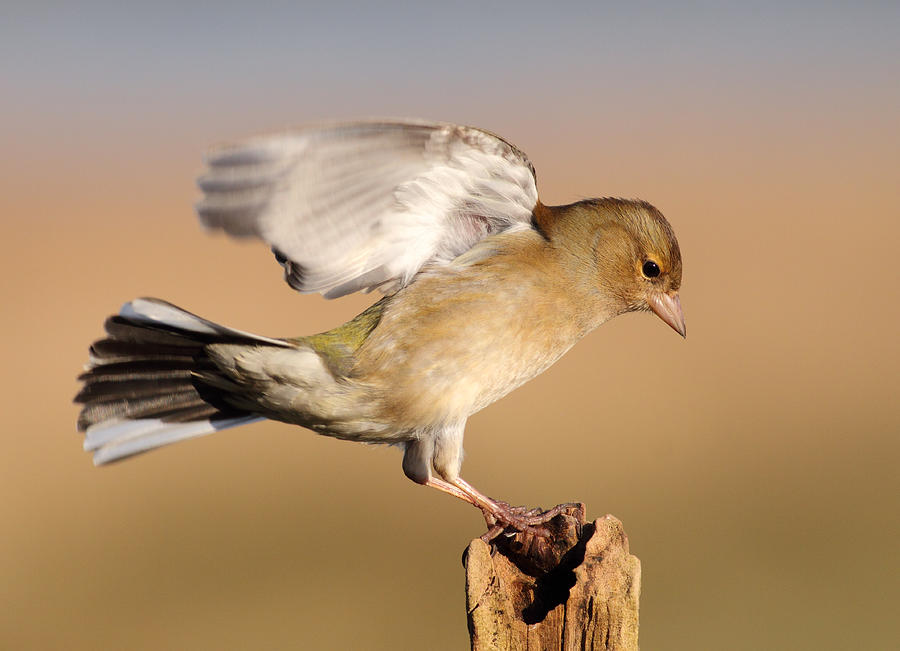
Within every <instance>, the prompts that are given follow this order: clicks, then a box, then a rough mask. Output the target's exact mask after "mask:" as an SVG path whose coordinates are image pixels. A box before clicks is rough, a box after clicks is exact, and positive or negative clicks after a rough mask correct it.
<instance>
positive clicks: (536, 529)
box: [480, 500, 584, 542]
mask: <svg viewBox="0 0 900 651" xmlns="http://www.w3.org/2000/svg"><path fill="white" fill-rule="evenodd" d="M480 508H481V512H482V513H483V514H484V520H485V522H486V523H487V526H488V530H487V531H486V532H485V533H484V535H482V536H481V539H482V540H483V541H484V542H490V541H492V540H494V539H495V538H497V537H498V536H500V535H501V534H503V535H505V536H506V537H508V538H512V537H516V536H524V537H527V538H532V537H538V538H548V537H550V536H552V535H553V530H552V528H551V527H549V526H548V525H549V523H550V522H551V521H552V520H553V519H554V518H556V517H557V516H559V515H561V514H567V515H573V514H576V513H581V514H582V516H583V513H582V512H583V511H584V505H582V504H578V503H575V502H568V503H566V504H558V505H556V506H554V507H553V508H552V509H547V510H543V509H540V508H528V507H526V506H511V505H510V504H508V503H507V502H501V501H499V500H491V502H490V504H488V505H485V506H480Z"/></svg>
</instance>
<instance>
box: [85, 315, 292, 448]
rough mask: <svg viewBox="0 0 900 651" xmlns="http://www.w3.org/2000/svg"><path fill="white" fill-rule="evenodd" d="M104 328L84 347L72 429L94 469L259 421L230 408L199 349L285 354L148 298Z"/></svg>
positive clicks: (255, 338) (267, 342)
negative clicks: (227, 346) (241, 347)
mask: <svg viewBox="0 0 900 651" xmlns="http://www.w3.org/2000/svg"><path fill="white" fill-rule="evenodd" d="M105 328H106V333H107V336H106V338H105V339H101V340H99V341H97V342H95V343H94V344H93V345H92V346H91V352H90V361H89V363H88V364H87V366H86V370H85V372H84V373H83V374H82V375H81V376H80V377H79V379H80V380H81V381H82V382H84V386H83V388H82V389H81V391H80V392H79V393H78V395H77V396H76V397H75V402H77V403H81V404H82V405H83V407H82V410H81V413H80V415H79V417H78V429H79V431H83V432H85V439H84V449H85V450H88V451H91V452H93V453H94V463H95V464H97V465H100V464H104V463H108V462H110V461H115V460H117V459H122V458H125V457H128V456H131V455H134V454H138V453H141V452H146V451H147V450H151V449H153V448H157V447H159V446H162V445H166V444H168V443H174V442H175V441H181V440H184V439H187V438H192V437H195V436H202V435H204V434H210V433H212V432H216V431H219V430H222V429H226V428H229V427H236V426H238V425H244V424H246V423H251V422H253V421H256V420H260V419H261V418H262V417H261V416H259V415H256V414H253V413H251V412H248V411H245V410H242V409H240V408H236V407H234V406H232V405H231V404H229V401H228V392H227V390H226V389H223V387H227V386H228V385H229V384H230V383H229V382H227V381H222V380H224V378H222V379H220V373H219V369H218V368H217V367H216V365H215V364H214V363H213V361H212V360H211V359H210V358H209V356H208V355H207V354H206V346H207V345H208V344H212V343H239V344H247V345H257V346H258V345H269V346H285V347H289V346H290V344H288V343H287V342H285V341H283V340H280V339H270V338H268V337H260V336H257V335H252V334H250V333H247V332H242V331H240V330H234V329H232V328H226V327H225V326H221V325H218V324H216V323H213V322H211V321H207V320H206V319H202V318H201V317H198V316H196V315H194V314H191V313H190V312H186V311H185V310H182V309H181V308H178V307H175V306H174V305H171V304H170V303H167V302H165V301H161V300H159V299H154V298H140V299H136V300H134V301H131V302H130V303H126V304H125V305H124V306H123V307H122V310H121V311H120V313H119V314H118V315H116V316H111V317H109V318H108V319H107V320H106V324H105ZM211 380H212V382H211ZM217 380H219V381H217ZM213 385H215V386H213Z"/></svg>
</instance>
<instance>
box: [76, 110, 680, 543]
mask: <svg viewBox="0 0 900 651" xmlns="http://www.w3.org/2000/svg"><path fill="white" fill-rule="evenodd" d="M310 161H311V162H310ZM375 163H377V164H379V165H381V166H382V167H377V166H376V167H372V165H373V164H375ZM323 166H324V167H323ZM338 181H342V183H338ZM201 187H203V188H204V189H205V190H206V192H207V196H206V198H205V199H204V201H203V202H201V205H200V208H199V212H200V214H201V217H202V219H203V220H204V222H205V223H207V224H208V225H211V226H214V227H218V228H223V229H224V230H226V231H228V232H230V233H232V234H235V235H239V236H240V235H243V236H246V235H255V236H258V237H260V238H262V239H263V240H265V241H266V242H267V243H268V244H269V245H270V246H272V247H273V249H274V250H275V251H276V255H277V257H278V260H279V262H280V263H281V264H282V265H283V266H284V268H285V274H286V278H287V280H288V281H289V282H290V283H291V285H292V286H294V287H296V288H298V289H301V290H303V291H321V292H323V293H325V294H326V295H340V294H342V293H346V292H347V291H354V290H356V289H367V288H368V289H371V288H374V287H378V288H381V289H382V290H383V291H386V292H387V296H386V297H385V298H383V299H382V300H381V301H379V302H378V303H376V304H375V305H373V306H372V307H371V308H369V309H368V310H366V311H365V312H364V313H362V314H361V315H360V316H358V317H357V318H356V319H353V320H352V321H350V322H348V323H347V324H344V325H342V326H339V327H338V328H335V329H334V330H332V331H330V332H327V333H322V334H319V335H313V336H309V337H298V338H294V339H271V338H266V337H258V336H256V335H251V334H249V333H244V332H240V331H237V330H233V329H230V328H225V327H223V326H219V325H217V324H213V323H211V322H209V321H206V320H204V319H201V318H200V317H196V316H194V315H191V314H190V313H187V312H184V311H183V310H180V309H179V308H176V307H174V306H171V305H169V304H167V303H165V302H163V301H158V300H156V299H138V300H137V301H133V302H132V303H129V304H126V306H125V307H124V308H123V311H122V312H121V314H120V315H119V316H116V317H111V318H110V319H109V320H108V321H107V332H108V335H109V336H108V337H107V339H104V340H101V341H100V342H97V343H96V344H95V345H94V347H93V349H92V359H91V364H90V365H89V369H88V371H87V372H86V373H85V374H84V375H83V376H82V380H83V381H84V382H85V386H84V389H83V390H82V391H81V393H79V395H78V397H77V398H76V400H77V401H79V402H82V403H84V408H83V410H82V414H81V417H80V418H79V429H82V430H86V431H87V436H86V439H85V447H86V448H87V449H90V450H93V451H94V453H95V461H96V462H97V463H105V462H107V461H112V460H115V459H117V458H121V457H124V456H128V455H131V454H135V453H138V452H142V451H144V450H148V449H151V448H153V447H157V446H159V445H163V444H165V443H169V442H172V441H175V440H180V439H183V438H188V437H190V436H197V435H200V434H206V433H209V432H211V431H215V430H216V429H221V428H223V427H231V426H234V425H238V424H243V423H245V422H250V421H252V420H255V419H257V418H260V417H266V418H271V419H275V420H281V421H285V422H288V423H295V424H299V425H303V426H305V427H308V428H311V429H313V430H315V431H317V432H319V433H322V434H325V435H329V436H334V437H338V438H343V439H349V440H358V441H366V442H382V443H393V444H398V445H401V446H402V447H403V448H404V459H403V469H404V472H405V473H406V474H407V475H408V476H409V477H410V478H411V479H413V480H414V481H416V482H418V483H422V484H426V485H430V486H434V487H436V488H439V489H440V490H443V491H445V492H448V493H450V494H453V495H455V496H457V497H460V498H461V499H464V500H466V501H468V502H470V503H472V504H475V505H476V506H478V507H479V508H480V509H482V511H483V512H484V513H485V516H486V518H487V519H488V521H489V522H490V523H492V524H494V523H497V522H499V523H501V524H503V525H509V526H514V527H518V528H527V527H528V526H530V525H533V524H535V523H536V522H539V521H540V518H539V517H535V516H526V515H523V514H522V513H521V512H517V511H513V510H511V509H509V507H507V506H506V505H505V504H503V503H500V502H496V501H494V500H492V499H490V498H488V497H486V496H484V495H482V494H481V493H479V492H478V491H476V490H475V489H474V488H473V487H471V486H470V485H469V484H467V483H466V482H465V481H463V480H462V478H461V477H460V476H459V471H460V464H461V459H462V441H463V430H464V427H465V422H466V419H467V418H468V417H469V416H470V415H471V414H473V413H475V412H476V411H478V410H480V409H482V408H484V407H486V406H487V405H489V404H491V403H492V402H494V401H496V400H498V399H499V398H501V397H503V396H504V395H506V394H507V393H509V392H510V391H512V390H513V389H515V388H516V387H518V386H519V385H521V384H522V383H524V382H526V381H528V380H529V379H531V378H532V377H534V376H535V375H537V374H539V373H541V372H542V371H544V370H545V369H546V368H547V367H549V366H550V365H551V364H552V363H553V362H555V361H556V360H557V359H558V358H559V357H560V356H561V355H563V354H564V353H565V352H566V351H567V350H568V349H569V348H570V347H571V346H572V345H574V344H575V343H576V342H577V341H578V340H579V339H580V338H581V337H583V336H584V335H586V334H587V333H588V332H590V331H591V330H593V329H594V328H596V327H597V326H599V325H601V324H602V323H604V322H605V321H607V320H609V319H611V318H613V317H615V316H617V315H619V314H623V313H625V312H630V311H639V310H652V311H654V312H655V313H656V314H657V315H659V316H660V317H661V318H662V319H663V320H664V321H665V322H666V323H668V324H669V325H670V326H672V327H673V328H674V329H675V330H676V331H678V332H679V333H680V334H682V335H683V334H684V319H683V316H682V313H681V305H680V302H679V300H678V294H677V292H678V290H679V288H680V285H681V273H682V268H681V254H680V250H679V247H678V243H677V241H676V239H675V236H674V233H673V231H672V229H671V227H670V226H669V224H668V222H667V221H666V220H665V218H664V217H663V216H662V214H661V213H660V212H659V211H658V210H656V209H655V208H654V207H653V206H651V205H650V204H647V203H646V202H643V201H630V200H623V199H595V200H588V201H581V202H578V203H575V204H572V205H569V206H557V207H553V206H545V205H543V204H542V203H540V202H539V201H538V199H537V190H536V186H535V183H534V173H533V168H532V167H531V164H530V162H528V161H527V159H525V158H524V154H522V153H521V152H520V151H519V150H517V149H515V148H514V147H512V146H511V145H509V144H508V143H506V142H505V141H502V140H500V139H498V138H496V137H495V136H493V135H491V134H488V133H487V132H483V131H479V130H477V129H471V128H467V127H457V126H455V125H442V124H429V123H417V122H416V123H404V122H398V123H354V124H349V125H331V126H326V127H322V128H319V129H311V130H306V131H301V132H297V133H295V134H287V135H284V136H280V137H277V138H271V139H263V140H255V141H250V142H249V143H247V144H243V145H238V146H234V147H229V148H224V149H222V150H218V151H217V153H215V154H214V155H213V156H212V157H211V158H210V174H209V175H208V177H205V178H204V180H203V181H201ZM360 197H363V198H365V201H360ZM311 223H312V224H311ZM313 226H314V227H315V228H313ZM301 235H302V236H303V237H300V236H301ZM310 239H312V240H314V241H309V240H310Z"/></svg>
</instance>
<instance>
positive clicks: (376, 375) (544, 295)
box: [354, 264, 584, 429]
mask: <svg viewBox="0 0 900 651" xmlns="http://www.w3.org/2000/svg"><path fill="white" fill-rule="evenodd" d="M505 266H506V267H508V266H509V265H505ZM512 267H513V268H512V270H510V269H508V268H504V265H492V266H487V267H484V266H481V267H476V268H474V269H469V268H466V269H463V270H461V271H459V270H450V272H444V273H438V274H434V275H429V276H426V277H423V278H420V279H418V280H416V282H414V283H413V284H412V285H410V286H409V287H407V288H406V289H405V290H403V292H402V293H401V294H400V295H398V296H397V297H396V298H395V299H394V300H392V301H391V304H390V306H389V307H388V308H387V309H386V310H385V312H384V314H383V315H382V318H381V321H380V323H379V325H378V327H377V328H376V329H375V330H374V331H373V332H372V334H371V335H370V336H369V338H368V340H367V341H366V343H365V344H364V345H363V346H362V348H361V349H360V350H359V352H358V355H357V364H356V368H355V373H354V374H355V375H356V377H358V378H359V379H360V380H362V381H365V382H366V383H367V384H368V385H369V386H375V387H377V388H378V390H379V391H380V392H381V393H382V395H383V404H384V405H385V407H384V409H385V414H384V417H385V419H388V420H392V421H394V422H396V423H397V424H398V425H399V426H402V427H407V428H411V429H415V428H417V427H421V426H423V425H432V424H439V423H445V422H458V421H460V420H464V419H465V418H467V417H468V416H469V415H471V414H472V413H474V412H476V411H478V410H480V409H482V408H484V407H486V406H487V405H489V404H491V403H492V402H494V401H496V400H498V399H499V398H501V397H503V396H505V395H506V394H507V393H509V392H510V391H512V390H513V389H515V388H516V387H518V386H520V385H521V384H523V383H524V382H527V381H528V380H530V379H531V378H533V377H534V376H536V375H538V374H539V373H541V372H542V371H544V370H545V369H547V368H548V367H549V366H550V365H551V364H553V363H554V362H555V361H556V360H557V359H559V357H560V356H561V355H562V354H563V353H565V352H566V351H567V350H568V349H569V348H570V347H571V346H572V345H573V344H574V343H575V342H576V341H577V340H578V339H579V338H580V337H581V335H582V334H584V332H583V328H581V327H580V325H579V324H578V323H577V319H575V318H574V311H573V310H574V308H573V306H572V301H571V297H570V296H568V295H567V293H566V292H565V291H562V290H561V288H560V287H559V286H558V284H557V283H556V282H555V280H554V279H553V278H552V276H549V277H548V275H547V272H546V270H542V269H540V268H537V269H536V268H532V267H527V266H526V267H525V268H524V269H522V268H519V269H517V268H516V267H521V265H515V264H513V265H512Z"/></svg>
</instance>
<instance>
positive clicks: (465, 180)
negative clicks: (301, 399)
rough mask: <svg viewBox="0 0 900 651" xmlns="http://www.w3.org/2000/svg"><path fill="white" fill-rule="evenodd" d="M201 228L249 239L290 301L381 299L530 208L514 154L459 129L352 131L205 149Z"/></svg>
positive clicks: (528, 169) (525, 170) (528, 171)
mask: <svg viewBox="0 0 900 651" xmlns="http://www.w3.org/2000/svg"><path fill="white" fill-rule="evenodd" d="M206 164H207V167H208V169H207V171H206V173H205V174H204V175H203V176H202V177H201V178H200V179H199V181H198V183H199V186H200V189H201V190H202V191H203V194H204V196H203V199H202V200H201V201H200V203H199V204H198V205H197V212H198V214H199V216H200V220H201V222H203V224H204V225H205V226H207V227H209V228H214V229H215V228H221V229H222V230H224V231H225V232H226V233H228V234H229V235H233V236H237V237H249V236H253V237H259V238H260V239H262V240H263V241H265V242H266V243H267V244H269V245H270V246H271V247H272V249H273V251H274V252H275V255H276V257H277V258H278V260H279V262H281V264H282V265H283V266H284V268H285V279H286V280H287V281H288V283H290V285H291V286H292V287H293V288H295V289H297V290H299V291H301V292H322V293H323V294H325V296H327V297H329V298H334V297H337V296H342V295H344V294H349V293H352V292H355V291H357V290H370V289H373V288H376V287H377V288H380V289H382V290H383V291H387V292H390V291H393V290H396V289H399V288H400V287H402V286H404V285H406V284H407V283H409V282H410V280H411V279H412V278H413V276H414V275H415V274H416V273H417V272H418V271H419V269H421V268H422V266H423V265H425V264H430V263H442V262H448V261H450V260H452V259H453V258H455V257H456V256H458V255H459V254H461V253H463V252H464V251H467V250H468V249H469V248H471V247H472V245H474V244H475V243H476V242H478V241H479V240H481V239H482V238H484V237H486V236H487V235H490V234H492V233H496V232H498V231H501V230H504V229H507V228H510V227H513V226H516V225H519V224H522V225H527V224H530V221H531V212H532V210H533V208H534V207H535V205H536V203H537V199H538V195H537V186H536V182H535V176H534V168H533V167H532V165H531V163H530V162H529V160H528V159H527V158H526V157H525V154H523V153H522V152H521V151H519V150H518V149H516V148H515V147H514V146H512V145H511V144H509V143H508V142H506V141H505V140H502V139H501V138H499V137H497V136H495V135H493V134H491V133H488V132H486V131H482V130H480V129H474V128H471V127H462V126H457V125H453V124H439V123H428V122H412V121H396V122H355V123H344V124H335V125H331V126H325V127H319V128H310V129H304V130H299V131H293V132H289V133H285V134H281V135H276V136H271V137H262V138H256V139H252V140H248V141H245V142H241V143H238V144H235V145H226V146H222V147H219V148H216V149H214V150H212V151H211V152H210V153H209V154H208V155H207V158H206Z"/></svg>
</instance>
